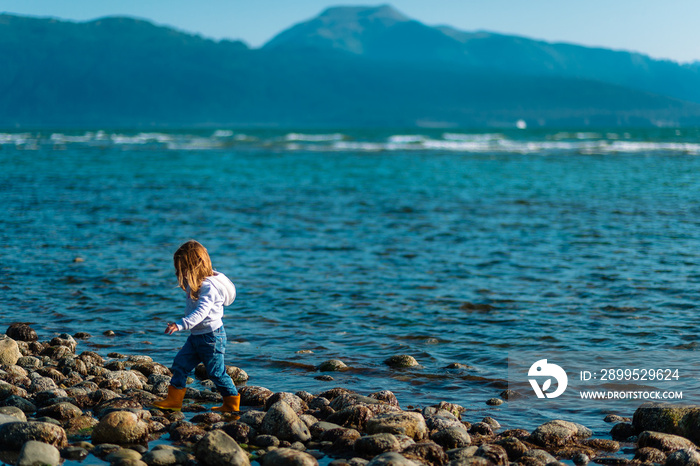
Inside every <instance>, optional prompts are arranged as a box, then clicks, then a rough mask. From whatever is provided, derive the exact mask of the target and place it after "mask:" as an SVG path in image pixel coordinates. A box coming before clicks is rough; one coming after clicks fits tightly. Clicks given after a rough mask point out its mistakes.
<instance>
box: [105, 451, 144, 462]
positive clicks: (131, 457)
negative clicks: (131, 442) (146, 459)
mask: <svg viewBox="0 0 700 466" xmlns="http://www.w3.org/2000/svg"><path fill="white" fill-rule="evenodd" d="M104 460H105V461H107V462H108V463H109V464H114V465H117V464H119V465H122V464H124V463H127V464H133V462H134V461H140V460H141V453H139V452H137V451H135V450H131V449H129V448H120V449H119V450H117V451H114V452H112V453H110V454H108V455H107V456H105V458H104Z"/></svg>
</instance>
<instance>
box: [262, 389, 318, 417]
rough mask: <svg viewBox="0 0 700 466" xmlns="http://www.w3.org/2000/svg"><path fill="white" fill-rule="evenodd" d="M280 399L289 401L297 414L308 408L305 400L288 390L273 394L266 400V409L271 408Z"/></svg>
mask: <svg viewBox="0 0 700 466" xmlns="http://www.w3.org/2000/svg"><path fill="white" fill-rule="evenodd" d="M278 401H284V402H285V403H287V404H288V405H289V407H290V408H292V409H293V410H294V412H295V413H297V414H301V413H303V412H304V411H306V410H307V409H308V406H307V404H306V402H305V401H304V400H302V399H301V398H299V397H298V396H296V395H295V394H293V393H288V392H279V393H275V394H273V395H272V396H271V397H270V398H268V399H267V400H265V409H266V410H268V409H270V407H271V406H272V405H273V404H275V403H277V402H278Z"/></svg>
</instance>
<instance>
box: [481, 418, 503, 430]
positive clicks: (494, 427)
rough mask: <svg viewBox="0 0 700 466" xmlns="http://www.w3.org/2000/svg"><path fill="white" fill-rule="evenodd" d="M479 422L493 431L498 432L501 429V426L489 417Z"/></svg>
mask: <svg viewBox="0 0 700 466" xmlns="http://www.w3.org/2000/svg"><path fill="white" fill-rule="evenodd" d="M481 422H483V423H486V424H488V425H490V426H491V429H493V430H498V429H500V428H501V424H499V423H498V421H497V420H495V419H494V418H492V417H489V416H486V417H485V418H484V419H483V420H482V421H481Z"/></svg>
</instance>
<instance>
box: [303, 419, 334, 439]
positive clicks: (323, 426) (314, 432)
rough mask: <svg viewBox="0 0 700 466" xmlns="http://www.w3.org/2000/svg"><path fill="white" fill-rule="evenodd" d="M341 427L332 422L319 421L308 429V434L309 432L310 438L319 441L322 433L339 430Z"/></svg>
mask: <svg viewBox="0 0 700 466" xmlns="http://www.w3.org/2000/svg"><path fill="white" fill-rule="evenodd" d="M341 427H342V426H340V425H338V424H334V423H332V422H326V421H319V422H317V423H315V424H313V425H312V426H311V427H309V432H311V436H312V437H313V438H315V439H319V438H321V437H322V436H323V433H324V432H326V431H328V430H333V429H340V428H341Z"/></svg>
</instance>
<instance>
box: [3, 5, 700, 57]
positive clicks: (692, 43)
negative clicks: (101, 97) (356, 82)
mask: <svg viewBox="0 0 700 466" xmlns="http://www.w3.org/2000/svg"><path fill="white" fill-rule="evenodd" d="M382 3H390V4H391V5H393V6H394V7H396V8H397V9H398V10H400V11H402V12H403V13H404V14H406V15H408V16H410V17H412V18H414V19H417V20H419V21H422V22H424V23H426V24H430V25H439V24H448V25H450V26H454V27H456V28H458V29H462V30H465V31H475V30H487V31H493V32H501V33H506V34H517V35H523V36H527V37H532V38H535V39H544V40H548V41H554V42H571V43H576V44H582V45H588V46H602V47H606V48H612V49H618V50H630V51H637V52H641V53H644V54H647V55H650V56H652V57H654V58H666V59H672V60H676V61H682V62H688V61H695V60H700V28H699V27H698V26H697V24H698V19H699V18H700V0H671V1H669V2H662V1H659V0H585V1H584V0H435V1H429V0H393V1H381V0H380V1H377V2H366V1H359V2H348V1H336V2H334V1H327V0H294V1H291V0H205V1H202V2H194V1H192V0H64V1H61V0H0V12H6V13H16V14H27V15H33V16H53V17H58V18H65V19H73V20H89V19H94V18H98V17H101V16H110V15H129V16H136V17H139V18H145V19H148V20H151V21H153V22H156V23H159V24H165V25H170V26H174V27H176V28H178V29H181V30H185V31H188V32H194V33H199V34H202V35H204V36H207V37H212V38H215V39H221V38H229V39H242V40H244V41H245V42H246V43H248V44H249V45H251V46H260V45H262V44H263V43H264V42H266V41H267V40H269V39H270V38H272V37H273V36H274V35H275V34H277V33H278V32H280V31H282V30H283V29H286V28H287V27H289V26H291V25H292V24H295V23H297V22H300V21H304V20H306V19H309V18H311V17H313V16H316V15H317V14H319V13H320V12H321V11H323V10H324V9H325V8H327V7H329V6H336V5H377V4H382Z"/></svg>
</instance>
